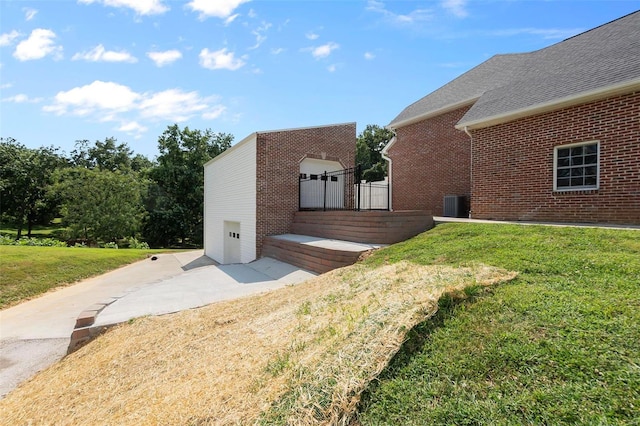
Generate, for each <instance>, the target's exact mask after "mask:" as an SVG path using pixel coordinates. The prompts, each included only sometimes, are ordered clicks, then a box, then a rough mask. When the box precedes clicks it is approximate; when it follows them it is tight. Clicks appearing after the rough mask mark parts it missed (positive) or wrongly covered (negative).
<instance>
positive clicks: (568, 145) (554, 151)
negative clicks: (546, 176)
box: [553, 140, 600, 192]
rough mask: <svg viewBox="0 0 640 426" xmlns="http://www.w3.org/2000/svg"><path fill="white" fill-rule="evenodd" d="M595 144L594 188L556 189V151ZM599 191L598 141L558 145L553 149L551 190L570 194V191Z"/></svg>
mask: <svg viewBox="0 0 640 426" xmlns="http://www.w3.org/2000/svg"><path fill="white" fill-rule="evenodd" d="M594 143H595V144H596V155H597V156H598V162H597V163H596V169H597V171H596V184H595V186H580V187H562V188H558V150H559V149H564V148H574V147H576V146H584V145H593V144H594ZM598 189H600V141H599V140H592V141H584V142H577V143H570V144H566V145H558V146H556V147H554V148H553V190H554V191H555V192H571V191H596V190H598Z"/></svg>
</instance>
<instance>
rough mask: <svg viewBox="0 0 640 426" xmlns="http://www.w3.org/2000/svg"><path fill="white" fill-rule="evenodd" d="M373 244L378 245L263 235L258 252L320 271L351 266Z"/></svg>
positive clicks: (295, 236)
mask: <svg viewBox="0 0 640 426" xmlns="http://www.w3.org/2000/svg"><path fill="white" fill-rule="evenodd" d="M377 247H380V245H369V244H358V243H353V242H349V241H341V240H328V239H324V238H317V237H313V236H306V235H297V234H286V235H274V236H269V237H265V240H264V245H263V248H262V254H263V256H265V257H271V258H274V259H277V260H280V261H282V262H286V263H290V264H292V265H295V266H297V267H299V268H303V269H306V270H309V271H312V272H316V273H319V274H323V273H325V272H328V271H331V270H333V269H337V268H341V267H343V266H348V265H352V264H354V263H356V262H357V261H358V258H359V257H360V255H361V254H362V253H363V252H366V251H369V250H373V249H375V248H377Z"/></svg>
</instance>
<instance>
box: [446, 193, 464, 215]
mask: <svg viewBox="0 0 640 426" xmlns="http://www.w3.org/2000/svg"><path fill="white" fill-rule="evenodd" d="M442 210H444V211H443V214H442V215H443V216H445V217H467V216H468V213H467V203H466V198H465V196H464V195H445V196H444V202H443V209H442Z"/></svg>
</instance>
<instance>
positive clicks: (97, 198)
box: [0, 124, 233, 247]
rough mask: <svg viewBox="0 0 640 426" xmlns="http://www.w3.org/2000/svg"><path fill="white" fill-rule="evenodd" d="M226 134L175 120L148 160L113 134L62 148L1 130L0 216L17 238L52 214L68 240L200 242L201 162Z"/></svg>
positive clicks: (220, 148)
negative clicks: (25, 141) (29, 142)
mask: <svg viewBox="0 0 640 426" xmlns="http://www.w3.org/2000/svg"><path fill="white" fill-rule="evenodd" d="M232 141H233V136H232V135H229V134H225V133H214V132H212V131H211V130H209V129H207V130H205V131H201V130H191V129H189V128H188V127H185V128H183V129H180V128H179V127H178V125H175V124H174V125H172V126H168V127H167V129H166V130H165V131H164V132H163V133H162V135H161V136H160V137H159V138H158V150H159V155H158V156H157V157H156V158H155V159H154V160H150V159H148V158H147V157H145V156H143V155H141V154H134V152H133V151H132V150H131V148H130V147H129V146H128V145H127V144H126V143H119V142H118V141H117V140H116V139H114V138H106V139H105V140H104V141H95V142H94V143H91V142H89V141H88V140H82V141H77V142H76V145H75V149H74V150H73V151H72V152H71V153H70V154H69V155H64V154H63V153H61V151H60V149H59V148H56V147H53V146H49V147H40V148H37V149H31V148H27V147H25V146H24V145H22V144H21V143H19V142H18V141H16V140H15V139H13V138H0V219H1V221H2V223H3V224H7V225H10V226H13V228H15V229H17V238H20V237H22V236H23V235H24V234H25V233H26V235H27V236H28V237H31V233H32V230H33V227H34V226H35V225H47V224H49V223H50V222H51V220H52V219H54V218H58V217H59V218H61V219H62V225H63V226H64V227H65V231H64V235H60V237H61V238H63V239H65V240H67V241H69V242H74V241H79V242H83V243H87V244H97V243H107V242H117V241H118V240H121V239H125V238H139V239H142V240H145V241H147V242H148V243H149V244H150V245H151V246H155V247H169V246H174V245H182V246H200V245H201V244H202V228H203V202H204V195H203V194H204V191H203V189H204V177H203V172H202V166H203V165H204V163H206V162H207V161H209V160H210V159H212V158H214V157H215V156H217V155H219V154H221V153H222V152H224V151H225V150H226V149H228V148H229V147H230V146H231V143H232Z"/></svg>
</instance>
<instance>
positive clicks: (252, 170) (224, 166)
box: [204, 134, 257, 263]
mask: <svg viewBox="0 0 640 426" xmlns="http://www.w3.org/2000/svg"><path fill="white" fill-rule="evenodd" d="M256 164H257V163H256V135H255V134H252V135H251V136H249V137H247V138H246V139H244V140H242V141H241V142H239V143H238V144H236V145H235V146H233V147H231V148H230V149H228V150H227V151H225V152H224V153H223V154H221V155H219V156H218V157H216V158H214V159H213V160H211V161H210V162H208V163H207V164H205V167H204V250H205V254H206V255H207V256H209V257H210V258H212V259H214V260H215V261H216V262H220V263H225V258H224V238H223V236H224V222H225V221H228V222H240V236H241V238H240V258H241V262H242V263H248V262H251V261H253V260H255V258H256Z"/></svg>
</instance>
